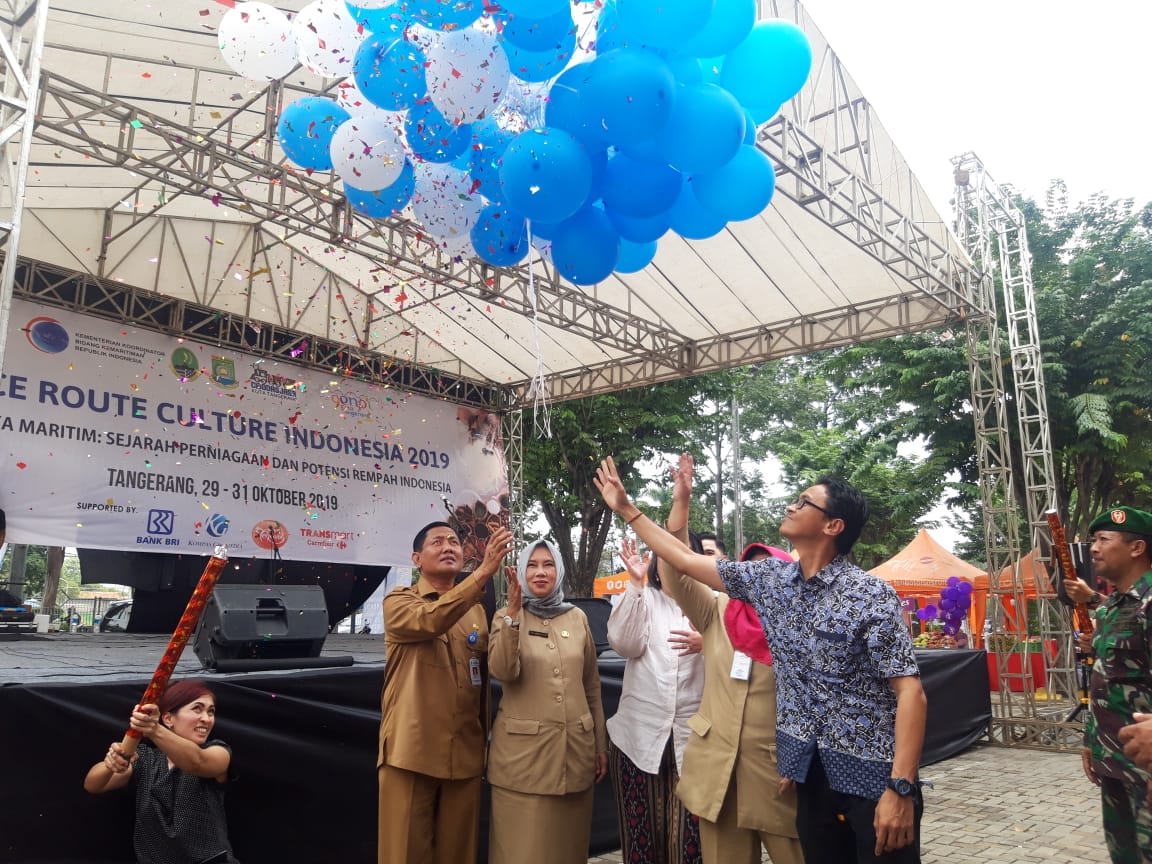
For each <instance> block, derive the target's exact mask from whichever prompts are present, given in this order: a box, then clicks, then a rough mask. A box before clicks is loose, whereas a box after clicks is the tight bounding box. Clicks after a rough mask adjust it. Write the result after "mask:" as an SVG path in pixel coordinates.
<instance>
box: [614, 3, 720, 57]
mask: <svg viewBox="0 0 1152 864" xmlns="http://www.w3.org/2000/svg"><path fill="white" fill-rule="evenodd" d="M715 5H716V0H616V11H617V14H618V15H619V16H620V26H621V27H622V28H623V29H624V30H625V31H628V32H634V33H637V34H639V35H640V36H641V38H643V39H644V40H645V41H646V42H648V44H650V45H657V46H661V47H667V48H672V47H675V46H677V45H679V44H680V43H682V42H684V41H685V40H688V39H691V38H692V37H693V36H695V35H696V34H698V33H700V32H701V31H702V30H703V29H704V27H705V25H706V24H707V23H708V20H709V18H710V17H711V15H712V9H713V7H714V6H715Z"/></svg>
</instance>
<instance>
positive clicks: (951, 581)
mask: <svg viewBox="0 0 1152 864" xmlns="http://www.w3.org/2000/svg"><path fill="white" fill-rule="evenodd" d="M946 584H947V585H948V587H949V588H955V587H956V586H957V585H959V584H960V577H959V576H949V577H948V582H947V583H946Z"/></svg>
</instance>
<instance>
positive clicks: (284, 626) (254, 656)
mask: <svg viewBox="0 0 1152 864" xmlns="http://www.w3.org/2000/svg"><path fill="white" fill-rule="evenodd" d="M327 636H328V609H327V607H326V606H325V604H324V589H323V588H321V587H320V586H319V585H275V586H267V585H217V586H216V588H215V590H214V591H213V592H212V596H211V597H210V598H209V600H208V605H207V606H206V607H205V609H204V614H203V615H202V616H201V617H200V623H199V625H197V627H196V635H195V642H194V643H193V650H194V651H195V652H196V656H197V657H199V658H200V663H201V664H202V665H203V666H204V668H205V669H216V670H218V671H222V672H223V671H232V670H236V671H239V670H241V669H255V668H260V669H269V668H275V667H277V666H285V667H297V666H311V665H320V664H315V663H308V662H306V659H305V662H300V661H301V658H318V657H319V656H320V649H321V648H322V647H323V646H324V639H325V638H326V637H327ZM280 661H291V662H280ZM324 665H328V664H324Z"/></svg>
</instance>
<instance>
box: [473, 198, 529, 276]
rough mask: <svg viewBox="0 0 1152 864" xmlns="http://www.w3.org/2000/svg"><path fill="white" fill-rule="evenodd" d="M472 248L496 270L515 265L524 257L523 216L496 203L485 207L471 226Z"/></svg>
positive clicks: (526, 236) (525, 247)
mask: <svg viewBox="0 0 1152 864" xmlns="http://www.w3.org/2000/svg"><path fill="white" fill-rule="evenodd" d="M472 248H473V249H475V250H476V254H477V255H479V256H480V257H481V258H482V259H483V260H485V261H487V262H488V263H489V264H492V265H494V266H496V267H511V266H513V265H515V264H519V263H520V262H521V261H523V260H524V259H525V258H526V257H528V232H527V231H526V230H525V226H524V217H523V216H520V215H518V214H516V213H513V212H511V211H510V210H508V209H507V208H506V207H502V206H500V205H499V204H489V205H488V206H487V207H485V208H484V209H483V210H481V211H480V216H479V217H478V218H477V219H476V224H475V225H473V226H472Z"/></svg>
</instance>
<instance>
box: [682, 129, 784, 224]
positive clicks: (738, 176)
mask: <svg viewBox="0 0 1152 864" xmlns="http://www.w3.org/2000/svg"><path fill="white" fill-rule="evenodd" d="M692 186H693V191H694V192H695V193H696V197H697V198H698V199H699V201H700V203H701V204H703V205H704V207H705V208H706V209H708V210H711V211H712V212H713V213H715V214H716V215H717V216H723V217H724V218H725V219H726V220H727V221H729V222H742V221H743V220H745V219H751V218H752V217H753V216H756V215H757V214H759V213H761V212H763V210H764V208H765V207H767V206H768V204H769V202H771V201H772V194H773V193H774V192H775V191H776V170H775V168H774V167H773V165H772V160H771V159H769V158H768V157H767V156H766V155H765V154H764V153H763V152H761V151H760V150H759V149H758V148H756V147H748V146H744V147H741V148H740V150H739V152H738V153H737V154H736V155H735V156H734V157H733V158H732V159H731V160H729V162H728V163H727V164H725V165H723V166H722V167H721V168H719V169H718V170H716V171H712V172H710V173H708V174H698V175H696V176H695V177H693V178H692Z"/></svg>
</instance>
